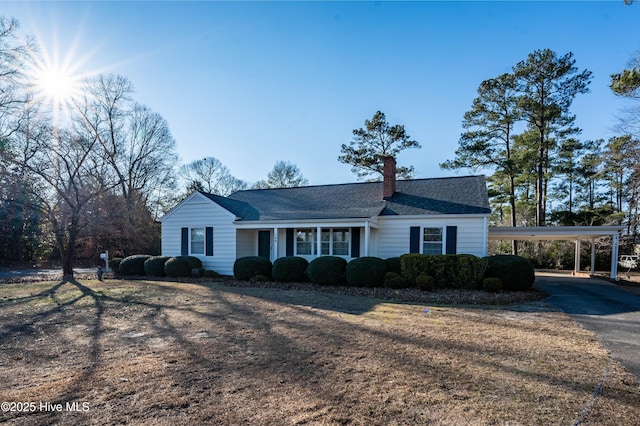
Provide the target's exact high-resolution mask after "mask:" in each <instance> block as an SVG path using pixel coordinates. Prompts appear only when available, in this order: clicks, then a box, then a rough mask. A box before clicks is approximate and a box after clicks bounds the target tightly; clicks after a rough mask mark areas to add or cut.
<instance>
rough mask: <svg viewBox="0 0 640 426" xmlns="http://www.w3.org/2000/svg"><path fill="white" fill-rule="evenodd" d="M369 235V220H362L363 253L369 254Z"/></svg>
mask: <svg viewBox="0 0 640 426" xmlns="http://www.w3.org/2000/svg"><path fill="white" fill-rule="evenodd" d="M370 237H371V227H370V226H369V221H368V220H365V222H364V255H365V256H369V238H370Z"/></svg>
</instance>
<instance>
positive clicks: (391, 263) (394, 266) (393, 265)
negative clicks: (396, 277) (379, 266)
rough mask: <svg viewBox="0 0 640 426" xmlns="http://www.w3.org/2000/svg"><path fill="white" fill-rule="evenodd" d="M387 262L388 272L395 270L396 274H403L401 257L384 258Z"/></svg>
mask: <svg viewBox="0 0 640 426" xmlns="http://www.w3.org/2000/svg"><path fill="white" fill-rule="evenodd" d="M384 261H385V263H386V264H387V272H395V273H396V274H402V264H401V263H400V257H390V258H388V259H385V260H384Z"/></svg>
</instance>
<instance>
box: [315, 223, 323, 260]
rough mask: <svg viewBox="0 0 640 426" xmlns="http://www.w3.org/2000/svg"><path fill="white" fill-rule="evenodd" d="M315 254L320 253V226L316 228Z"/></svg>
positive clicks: (318, 254)
mask: <svg viewBox="0 0 640 426" xmlns="http://www.w3.org/2000/svg"><path fill="white" fill-rule="evenodd" d="M316 237H317V238H316V256H321V254H320V253H322V228H321V227H319V226H318V227H317V228H316Z"/></svg>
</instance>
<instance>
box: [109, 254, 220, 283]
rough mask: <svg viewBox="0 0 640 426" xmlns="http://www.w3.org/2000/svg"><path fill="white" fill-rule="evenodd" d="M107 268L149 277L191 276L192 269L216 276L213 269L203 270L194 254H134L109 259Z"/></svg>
mask: <svg viewBox="0 0 640 426" xmlns="http://www.w3.org/2000/svg"><path fill="white" fill-rule="evenodd" d="M109 268H111V269H112V270H113V272H114V273H116V274H117V275H127V276H131V275H138V276H150V277H164V276H166V277H173V278H177V277H191V276H192V271H193V270H197V271H198V275H203V274H204V275H207V276H209V277H213V276H217V275H218V274H216V273H215V272H214V271H204V270H203V269H202V261H201V260H200V259H198V258H197V257H194V256H176V257H169V256H150V255H147V254H136V255H133V256H129V257H125V258H124V259H122V258H113V259H110V260H109Z"/></svg>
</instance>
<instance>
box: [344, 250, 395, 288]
mask: <svg viewBox="0 0 640 426" xmlns="http://www.w3.org/2000/svg"><path fill="white" fill-rule="evenodd" d="M386 273H387V264H386V262H385V261H384V260H383V259H380V258H379V257H371V256H365V257H359V258H357V259H353V260H352V261H351V262H349V263H347V267H346V270H345V276H346V279H347V284H348V285H350V286H353V287H382V286H383V284H384V274H386Z"/></svg>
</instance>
